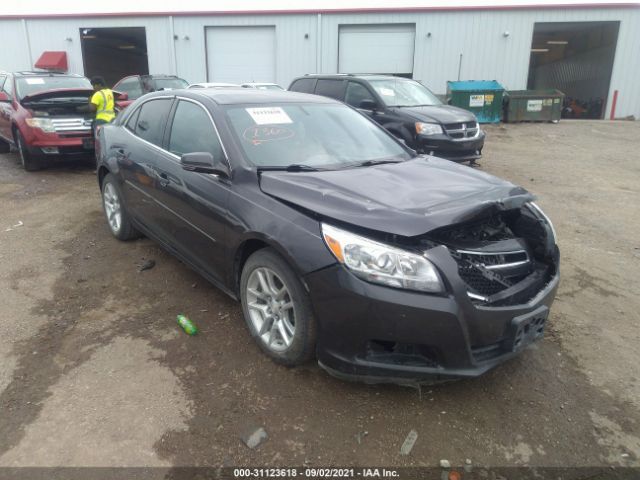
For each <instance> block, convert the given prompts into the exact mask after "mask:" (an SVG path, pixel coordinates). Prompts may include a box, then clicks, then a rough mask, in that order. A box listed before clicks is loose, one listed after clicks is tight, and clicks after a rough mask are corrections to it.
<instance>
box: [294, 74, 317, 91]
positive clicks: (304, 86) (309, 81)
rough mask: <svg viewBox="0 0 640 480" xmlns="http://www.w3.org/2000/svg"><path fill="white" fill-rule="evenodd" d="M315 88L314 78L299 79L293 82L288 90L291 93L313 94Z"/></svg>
mask: <svg viewBox="0 0 640 480" xmlns="http://www.w3.org/2000/svg"><path fill="white" fill-rule="evenodd" d="M315 86H316V79H315V78H301V79H299V80H296V81H295V82H293V83H292V84H291V87H290V88H289V90H291V91H292V92H301V93H313V90H314V88H315Z"/></svg>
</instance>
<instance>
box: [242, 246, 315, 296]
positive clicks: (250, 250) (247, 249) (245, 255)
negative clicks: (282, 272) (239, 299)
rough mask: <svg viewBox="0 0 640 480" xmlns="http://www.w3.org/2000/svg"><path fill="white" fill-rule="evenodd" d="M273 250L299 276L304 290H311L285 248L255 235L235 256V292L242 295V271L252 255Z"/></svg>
mask: <svg viewBox="0 0 640 480" xmlns="http://www.w3.org/2000/svg"><path fill="white" fill-rule="evenodd" d="M265 248H272V249H273V250H274V251H275V252H276V253H277V254H278V255H280V256H281V257H282V258H283V259H284V261H285V262H287V264H288V265H289V266H290V267H291V268H292V269H293V271H294V272H295V273H296V275H298V278H299V279H300V281H301V282H302V285H303V286H304V288H305V289H306V290H307V291H308V290H309V288H308V286H307V284H306V282H305V281H304V278H303V276H302V274H301V272H300V269H299V267H298V265H296V263H295V262H294V261H293V258H291V255H289V254H288V253H287V252H286V250H285V249H284V248H282V247H281V246H280V245H278V243H277V242H275V241H273V240H272V239H270V238H268V237H266V236H264V235H260V234H254V235H252V236H250V237H247V238H245V239H244V240H243V241H242V242H241V243H240V244H239V245H238V247H237V248H236V250H235V254H234V256H233V272H232V278H231V280H232V282H233V291H234V292H235V293H236V294H238V295H240V277H241V276H242V269H243V268H244V265H245V263H246V262H247V260H248V259H249V257H250V256H251V255H253V254H254V253H255V252H257V251H259V250H262V249H265Z"/></svg>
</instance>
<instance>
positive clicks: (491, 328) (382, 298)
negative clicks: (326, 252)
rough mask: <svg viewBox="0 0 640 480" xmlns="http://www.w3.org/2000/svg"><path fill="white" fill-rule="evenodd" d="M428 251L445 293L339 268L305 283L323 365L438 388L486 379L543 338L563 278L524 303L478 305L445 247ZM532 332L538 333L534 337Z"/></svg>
mask: <svg viewBox="0 0 640 480" xmlns="http://www.w3.org/2000/svg"><path fill="white" fill-rule="evenodd" d="M430 253H431V255H430V256H429V258H430V260H431V261H432V262H433V263H434V264H436V266H437V267H438V269H439V270H440V271H441V272H442V273H443V274H444V275H443V278H445V279H447V280H446V282H447V284H448V285H447V287H448V291H449V293H447V294H443V295H430V294H425V293H420V292H411V291H407V290H397V289H393V288H388V287H384V286H381V285H375V284H371V283H368V282H365V281H363V280H361V279H359V278H357V277H356V276H354V275H353V274H351V273H350V272H349V271H347V270H346V269H345V268H344V267H343V266H341V265H334V266H332V267H329V268H327V269H324V270H321V271H318V272H315V273H312V274H310V275H308V276H307V277H306V278H305V280H306V282H307V284H308V286H309V289H310V292H311V298H312V302H313V306H314V310H315V314H316V317H317V319H318V324H319V328H318V330H319V332H318V352H317V357H318V363H319V364H320V366H321V367H322V368H324V369H325V370H327V371H328V372H329V373H330V374H332V375H334V376H337V377H340V378H344V379H352V380H358V381H364V382H366V383H396V384H403V385H419V384H422V383H434V382H437V381H445V380H451V379H456V378H462V377H475V376H478V375H481V374H483V373H485V372H486V371H488V370H490V369H491V368H493V367H495V366H496V365H499V364H500V363H503V362H505V361H506V360H508V359H510V358H512V357H514V356H516V355H517V354H518V353H519V352H520V351H522V349H523V348H524V347H525V346H526V345H527V344H528V343H529V342H531V341H534V340H537V339H538V338H540V337H541V336H542V330H543V328H544V320H546V314H547V312H548V309H549V307H550V306H551V304H552V302H553V300H554V297H555V293H556V290H557V287H558V283H559V276H558V275H555V276H554V277H553V278H552V279H551V280H550V281H549V282H548V283H547V284H546V285H545V287H544V288H543V289H542V290H541V291H540V292H539V293H538V294H537V295H536V296H535V297H534V298H533V299H531V300H530V301H529V302H528V303H526V304H523V305H516V306H506V307H485V306H479V305H475V304H473V303H472V302H471V300H470V299H469V297H468V295H467V289H466V287H465V285H464V283H463V282H462V280H460V279H459V277H458V276H457V270H456V264H455V261H454V260H453V259H452V258H451V257H450V256H449V255H448V253H447V252H446V249H434V250H432V251H431V252H430ZM536 322H541V323H536ZM529 327H531V328H529ZM533 328H537V329H538V330H539V332H538V333H536V334H532V333H529V332H533V330H532V329H533ZM525 329H526V332H527V333H526V336H525V337H522V335H525ZM518 335H520V336H521V337H522V338H521V341H520V342H519V343H518V344H516V338H517V337H518ZM407 353H409V354H407Z"/></svg>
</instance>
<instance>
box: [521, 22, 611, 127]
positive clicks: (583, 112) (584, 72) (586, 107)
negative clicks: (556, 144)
mask: <svg viewBox="0 0 640 480" xmlns="http://www.w3.org/2000/svg"><path fill="white" fill-rule="evenodd" d="M619 26H620V23H619V22H570V23H564V22H562V23H556V22H554V23H536V24H535V28H534V31H533V41H532V44H531V60H530V63H529V80H528V88H529V89H536V90H537V89H547V88H556V89H558V90H560V91H562V92H563V93H564V94H565V95H566V97H565V104H564V108H563V117H564V118H595V119H599V118H603V117H604V113H605V111H604V109H605V107H606V102H607V96H608V94H609V83H610V81H611V71H612V69H613V59H614V56H615V53H616V44H617V42H618V28H619Z"/></svg>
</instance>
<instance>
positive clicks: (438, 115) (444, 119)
mask: <svg viewBox="0 0 640 480" xmlns="http://www.w3.org/2000/svg"><path fill="white" fill-rule="evenodd" d="M396 108H397V109H398V110H399V111H401V112H404V113H408V114H409V115H411V116H412V117H413V118H415V119H416V120H418V121H420V122H432V123H444V124H447V123H461V122H475V121H476V116H475V115H474V114H473V113H471V112H468V111H467V110H463V109H462V108H458V107H452V106H451V105H430V106H425V107H396Z"/></svg>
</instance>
